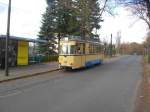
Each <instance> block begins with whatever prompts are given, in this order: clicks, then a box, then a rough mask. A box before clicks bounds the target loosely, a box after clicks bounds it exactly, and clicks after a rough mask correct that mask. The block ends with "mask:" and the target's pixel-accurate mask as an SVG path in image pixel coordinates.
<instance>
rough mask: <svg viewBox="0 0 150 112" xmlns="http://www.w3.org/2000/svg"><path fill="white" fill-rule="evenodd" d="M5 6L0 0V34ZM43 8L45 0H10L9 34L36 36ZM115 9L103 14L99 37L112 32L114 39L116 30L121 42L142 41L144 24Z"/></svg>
mask: <svg viewBox="0 0 150 112" xmlns="http://www.w3.org/2000/svg"><path fill="white" fill-rule="evenodd" d="M7 6H8V0H0V34H6V23H7ZM45 8H46V3H45V0H12V14H11V32H10V33H11V35H14V36H21V37H26V38H37V34H38V32H39V29H40V26H41V18H42V14H43V13H44V12H45ZM116 11H117V12H118V16H115V17H112V16H109V15H108V14H105V15H104V20H105V21H104V22H103V23H101V25H102V29H101V30H99V32H98V33H99V34H100V36H101V39H103V38H106V40H109V39H110V34H111V33H112V34H113V37H114V40H115V37H116V34H117V32H118V31H121V32H122V42H142V41H143V38H144V35H145V34H146V24H145V23H144V22H143V21H140V20H139V21H137V18H135V17H131V16H129V15H130V14H129V12H128V11H126V10H124V9H123V8H118V9H117V10H116ZM135 21H137V22H135ZM133 23H135V24H133Z"/></svg>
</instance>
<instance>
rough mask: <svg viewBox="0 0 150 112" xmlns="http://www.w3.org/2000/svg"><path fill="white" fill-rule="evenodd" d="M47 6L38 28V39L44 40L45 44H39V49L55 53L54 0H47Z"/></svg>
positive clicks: (55, 24) (43, 51) (55, 25)
mask: <svg viewBox="0 0 150 112" xmlns="http://www.w3.org/2000/svg"><path fill="white" fill-rule="evenodd" d="M47 3H48V7H47V8H46V12H45V13H44V14H43V18H42V26H41V28H40V32H39V37H40V39H43V40H46V41H47V44H46V45H40V51H41V52H42V53H47V52H48V53H55V49H56V46H55V44H56V43H57V42H56V29H57V21H56V1H55V0H49V1H48V0H47Z"/></svg>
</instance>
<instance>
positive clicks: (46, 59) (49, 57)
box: [42, 55, 58, 62]
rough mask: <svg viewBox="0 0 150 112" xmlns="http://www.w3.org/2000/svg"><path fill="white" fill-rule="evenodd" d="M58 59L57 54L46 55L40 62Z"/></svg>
mask: <svg viewBox="0 0 150 112" xmlns="http://www.w3.org/2000/svg"><path fill="white" fill-rule="evenodd" d="M52 61H58V55H46V56H44V57H43V59H42V62H52Z"/></svg>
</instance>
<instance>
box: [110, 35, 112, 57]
mask: <svg viewBox="0 0 150 112" xmlns="http://www.w3.org/2000/svg"><path fill="white" fill-rule="evenodd" d="M110 57H112V34H111V38H110Z"/></svg>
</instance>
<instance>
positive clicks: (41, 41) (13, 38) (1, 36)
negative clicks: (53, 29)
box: [0, 35, 46, 43]
mask: <svg viewBox="0 0 150 112" xmlns="http://www.w3.org/2000/svg"><path fill="white" fill-rule="evenodd" d="M5 38H6V35H0V39H5ZM10 40H17V41H27V42H34V43H46V41H45V40H38V39H29V38H24V37H16V36H10Z"/></svg>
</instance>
